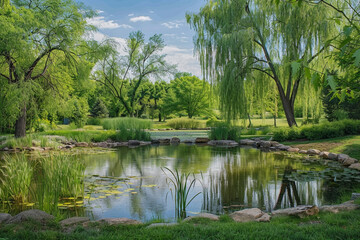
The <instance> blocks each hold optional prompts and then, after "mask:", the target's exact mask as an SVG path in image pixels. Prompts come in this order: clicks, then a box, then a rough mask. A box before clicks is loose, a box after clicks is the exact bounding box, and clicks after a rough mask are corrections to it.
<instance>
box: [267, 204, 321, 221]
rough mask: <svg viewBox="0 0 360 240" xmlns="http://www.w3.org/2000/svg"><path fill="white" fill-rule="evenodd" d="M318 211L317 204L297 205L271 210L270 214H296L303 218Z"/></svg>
mask: <svg viewBox="0 0 360 240" xmlns="http://www.w3.org/2000/svg"><path fill="white" fill-rule="evenodd" d="M318 213H319V208H318V207H317V206H311V205H310V206H297V207H294V208H286V209H279V210H275V211H273V212H272V216H298V217H300V218H304V217H307V216H313V215H316V214H318Z"/></svg>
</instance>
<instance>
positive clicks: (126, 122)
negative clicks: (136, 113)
mask: <svg viewBox="0 0 360 240" xmlns="http://www.w3.org/2000/svg"><path fill="white" fill-rule="evenodd" d="M152 125H153V122H152V121H151V120H148V119H140V118H129V117H126V118H106V119H103V120H102V126H103V128H104V129H106V130H122V129H150V128H152Z"/></svg>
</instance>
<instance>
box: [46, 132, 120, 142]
mask: <svg viewBox="0 0 360 240" xmlns="http://www.w3.org/2000/svg"><path fill="white" fill-rule="evenodd" d="M44 134H45V135H57V136H63V137H66V138H67V139H68V140H71V139H72V140H74V141H76V142H88V143H89V142H103V141H106V140H108V139H109V138H111V137H113V136H114V135H115V134H116V132H115V131H103V130H55V131H48V132H45V133H44Z"/></svg>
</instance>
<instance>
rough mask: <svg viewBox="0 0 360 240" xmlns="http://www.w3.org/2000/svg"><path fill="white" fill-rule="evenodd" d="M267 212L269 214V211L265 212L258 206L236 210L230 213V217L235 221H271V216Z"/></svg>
mask: <svg viewBox="0 0 360 240" xmlns="http://www.w3.org/2000/svg"><path fill="white" fill-rule="evenodd" d="M265 214H266V215H268V214H267V213H264V212H263V211H261V210H260V209H258V208H248V209H244V210H241V211H237V212H234V213H232V214H230V217H231V218H232V219H233V220H234V221H235V222H252V221H259V222H260V221H261V222H264V221H270V216H266V215H265ZM264 215H265V216H264Z"/></svg>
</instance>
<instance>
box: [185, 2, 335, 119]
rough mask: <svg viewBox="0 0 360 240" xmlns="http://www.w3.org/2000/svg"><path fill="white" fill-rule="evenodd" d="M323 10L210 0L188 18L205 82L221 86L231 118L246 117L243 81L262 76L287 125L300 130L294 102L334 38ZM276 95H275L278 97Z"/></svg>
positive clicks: (289, 4)
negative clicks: (272, 88)
mask: <svg viewBox="0 0 360 240" xmlns="http://www.w3.org/2000/svg"><path fill="white" fill-rule="evenodd" d="M328 11H329V10H328V9H326V8H324V7H323V6H321V5H317V6H308V5H306V4H302V2H294V1H285V0H283V1H280V0H269V1H263V0H251V1H248V0H212V1H208V3H207V4H206V5H205V6H204V7H203V8H201V9H200V12H199V13H197V14H187V16H186V17H187V22H188V23H189V24H190V25H191V27H192V28H193V29H194V30H195V31H196V36H195V38H194V43H195V50H196V52H197V53H198V55H199V58H200V62H201V66H202V71H203V73H204V75H205V77H206V78H207V79H209V80H211V81H213V82H216V83H218V86H219V93H220V100H221V109H222V110H223V111H224V112H225V113H226V116H227V118H229V119H235V118H238V117H240V118H243V117H244V116H246V115H247V111H248V108H247V106H248V104H247V97H246V96H247V94H246V88H245V87H244V86H245V82H246V81H251V79H253V78H254V77H255V76H256V73H257V72H260V73H261V74H262V77H261V79H260V80H261V81H256V85H254V86H253V87H255V88H263V87H264V86H266V84H262V83H263V82H264V81H273V82H274V83H275V84H276V89H277V94H279V96H280V99H281V102H282V106H283V109H284V112H285V115H286V118H287V122H288V124H289V126H294V125H297V123H296V120H295V115H294V105H295V100H296V97H297V95H298V92H299V88H300V85H301V84H302V82H303V81H304V79H305V78H306V77H307V78H311V73H310V72H311V70H312V69H313V68H312V62H313V61H316V59H317V58H318V57H319V56H320V55H321V54H322V53H323V52H325V51H326V50H327V49H328V47H329V44H327V41H326V40H327V39H328V38H329V37H330V36H331V34H332V29H333V28H332V26H331V25H330V24H329V22H328V21H326V19H327V16H328ZM274 94H275V93H274Z"/></svg>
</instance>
